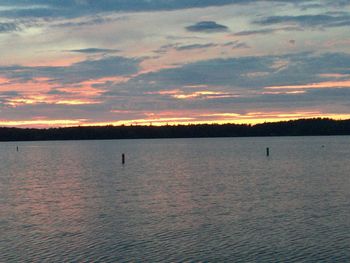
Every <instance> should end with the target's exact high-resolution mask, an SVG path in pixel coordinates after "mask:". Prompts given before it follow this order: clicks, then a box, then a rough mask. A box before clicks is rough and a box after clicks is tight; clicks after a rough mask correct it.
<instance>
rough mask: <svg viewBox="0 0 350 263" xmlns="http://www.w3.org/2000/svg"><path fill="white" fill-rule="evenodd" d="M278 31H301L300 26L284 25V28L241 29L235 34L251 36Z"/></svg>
mask: <svg viewBox="0 0 350 263" xmlns="http://www.w3.org/2000/svg"><path fill="white" fill-rule="evenodd" d="M278 31H301V29H300V28H299V27H282V28H264V29H255V30H246V31H239V32H236V33H234V34H233V35H234V36H251V35H268V34H271V33H275V32H278Z"/></svg>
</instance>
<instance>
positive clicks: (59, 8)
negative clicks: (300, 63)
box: [0, 0, 349, 18]
mask: <svg viewBox="0 0 350 263" xmlns="http://www.w3.org/2000/svg"><path fill="white" fill-rule="evenodd" d="M259 1H260V0H200V1H198V0H133V1H126V0H98V1H97V0H81V1H80V0H16V1H13V0H2V1H1V3H0V6H6V7H11V8H6V9H5V10H2V11H0V16H2V17H17V18H24V17H66V18H67V17H78V16H83V15H91V14H98V13H101V12H111V11H112V12H113V11H114V12H139V11H158V10H177V9H188V8H204V7H210V6H223V5H229V4H249V3H256V2H259ZM267 2H271V3H292V4H296V5H298V4H299V5H301V7H302V6H306V7H315V1H313V0H267ZM318 5H321V6H330V5H331V6H338V7H343V6H347V5H349V1H348V0H332V1H330V0H321V2H320V3H318V4H316V6H318ZM304 8H305V7H304Z"/></svg>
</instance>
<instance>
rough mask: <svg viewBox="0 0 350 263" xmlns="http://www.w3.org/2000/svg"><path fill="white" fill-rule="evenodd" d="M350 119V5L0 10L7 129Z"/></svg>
mask: <svg viewBox="0 0 350 263" xmlns="http://www.w3.org/2000/svg"><path fill="white" fill-rule="evenodd" d="M311 117H331V118H335V119H347V118H350V1H348V0H310V1H307V0H304V1H303V0H279V1H278V0H269V1H258V0H0V126H17V127H56V126H76V125H106V124H114V125H120V124H127V125H130V124H145V125H149V124H150V123H152V124H153V125H159V124H166V123H168V124H178V123H213V122H214V123H228V122H232V123H257V122H264V121H278V120H287V119H297V118H311Z"/></svg>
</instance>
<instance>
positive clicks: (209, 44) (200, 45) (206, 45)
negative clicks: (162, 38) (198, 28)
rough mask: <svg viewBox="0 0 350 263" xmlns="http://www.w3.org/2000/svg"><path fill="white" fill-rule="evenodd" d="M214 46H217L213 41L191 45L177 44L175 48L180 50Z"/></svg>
mask: <svg viewBox="0 0 350 263" xmlns="http://www.w3.org/2000/svg"><path fill="white" fill-rule="evenodd" d="M216 46H217V44H214V43H208V44H192V45H184V46H178V47H176V48H175V49H176V50H179V51H182V50H192V49H202V48H209V47H216Z"/></svg>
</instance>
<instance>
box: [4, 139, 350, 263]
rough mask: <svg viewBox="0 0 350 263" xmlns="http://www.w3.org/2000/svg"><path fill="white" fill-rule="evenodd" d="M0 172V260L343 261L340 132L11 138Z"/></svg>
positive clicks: (349, 205) (348, 186)
mask: <svg viewBox="0 0 350 263" xmlns="http://www.w3.org/2000/svg"><path fill="white" fill-rule="evenodd" d="M17 145H18V146H19V151H18V152H17V151H16V146H17ZM266 147H270V156H269V157H267V156H266V154H265V152H266ZM122 153H125V154H126V164H125V165H124V166H123V165H122V164H121V154H122ZM0 167H1V170H0V262H27V261H34V262H131V261H132V262H183V261H187V262H198V261H202V262H203V261H204V262H208V261H209V262H350V137H349V136H342V137H341V136H339V137H295V138H293V137H280V138H277V137H276V138H274V137H270V138H212V139H164V140H114V141H67V142H18V143H16V142H11V143H0Z"/></svg>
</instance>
